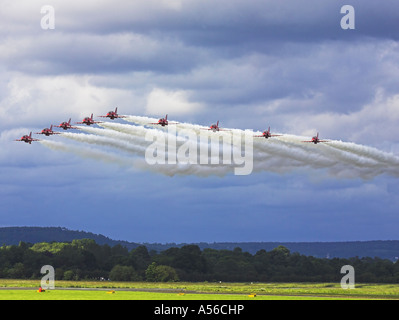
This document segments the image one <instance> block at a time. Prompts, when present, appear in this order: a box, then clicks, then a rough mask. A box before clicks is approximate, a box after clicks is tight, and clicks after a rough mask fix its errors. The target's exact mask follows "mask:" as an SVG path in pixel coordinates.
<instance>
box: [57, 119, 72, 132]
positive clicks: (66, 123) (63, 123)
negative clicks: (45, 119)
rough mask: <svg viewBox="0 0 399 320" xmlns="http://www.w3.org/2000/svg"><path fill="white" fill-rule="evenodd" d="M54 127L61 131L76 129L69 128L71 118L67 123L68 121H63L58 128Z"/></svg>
mask: <svg viewBox="0 0 399 320" xmlns="http://www.w3.org/2000/svg"><path fill="white" fill-rule="evenodd" d="M54 127H58V128H62V129H64V130H67V129H77V127H72V126H71V118H69V121H68V122H66V121H64V122H62V123H61V124H60V125H59V126H54Z"/></svg>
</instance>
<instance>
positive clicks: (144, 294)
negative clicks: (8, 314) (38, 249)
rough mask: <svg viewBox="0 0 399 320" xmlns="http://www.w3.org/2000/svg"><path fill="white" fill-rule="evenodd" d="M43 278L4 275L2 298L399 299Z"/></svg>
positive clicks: (275, 288) (331, 288) (324, 287)
mask: <svg viewBox="0 0 399 320" xmlns="http://www.w3.org/2000/svg"><path fill="white" fill-rule="evenodd" d="M39 285H40V280H12V279H0V300H330V299H333V300H341V299H344V300H352V299H354V300H372V299H383V300H388V299H389V300H399V284H355V289H346V290H345V289H342V288H341V286H340V284H339V283H211V282H209V283H208V282H199V283H196V282H168V283H151V282H110V281H107V282H104V281H55V289H54V290H46V292H42V293H39V292H37V289H38V287H39Z"/></svg>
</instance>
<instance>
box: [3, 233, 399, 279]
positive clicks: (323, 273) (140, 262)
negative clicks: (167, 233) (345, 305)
mask: <svg viewBox="0 0 399 320" xmlns="http://www.w3.org/2000/svg"><path fill="white" fill-rule="evenodd" d="M43 265H51V266H53V267H54V269H55V279H56V280H98V279H105V280H108V279H109V280H112V281H154V282H161V281H226V282H339V281H340V280H341V278H342V277H343V274H341V272H340V270H341V267H342V266H344V265H351V266H353V267H354V269H355V277H356V282H373V283H379V282H380V283H398V282H399V263H398V262H392V261H391V260H388V259H381V258H370V257H365V258H359V257H354V258H349V259H344V258H332V259H327V258H315V257H313V256H305V255H301V254H299V253H297V252H294V253H291V252H290V250H289V249H287V248H286V247H284V246H278V247H277V248H275V249H273V250H271V251H266V250H263V249H262V250H259V251H257V252H256V253H255V254H250V253H248V252H244V251H243V250H242V249H241V248H239V247H237V248H235V249H234V250H225V249H221V250H216V249H209V248H206V249H203V250H201V249H200V248H199V247H198V246H197V245H185V246H183V247H181V248H177V247H173V248H169V249H167V250H164V251H161V252H157V251H153V250H150V251H148V249H147V247H145V246H139V247H137V248H135V249H132V250H128V249H127V248H126V247H123V246H121V245H115V246H112V247H111V246H109V245H108V244H104V245H99V244H97V243H96V242H95V241H94V240H91V239H79V240H73V241H72V242H50V243H48V242H43V243H36V244H30V243H26V242H20V243H19V245H9V246H5V245H3V246H2V247H0V278H14V279H41V277H43V275H42V274H41V273H40V270H41V267H42V266H43Z"/></svg>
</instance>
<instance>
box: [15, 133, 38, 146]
mask: <svg viewBox="0 0 399 320" xmlns="http://www.w3.org/2000/svg"><path fill="white" fill-rule="evenodd" d="M15 141H23V142H26V143H29V144H31V143H32V141H40V140H39V139H33V138H32V132H31V133H30V134H29V136H28V135H24V136H23V137H22V138H21V139H17V140H15Z"/></svg>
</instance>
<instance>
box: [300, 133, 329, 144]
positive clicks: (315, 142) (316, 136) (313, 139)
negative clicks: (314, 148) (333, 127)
mask: <svg viewBox="0 0 399 320" xmlns="http://www.w3.org/2000/svg"><path fill="white" fill-rule="evenodd" d="M302 142H312V143H314V144H318V143H319V142H330V141H328V140H320V139H319V133H318V132H317V135H315V136H314V137H312V140H305V141H302Z"/></svg>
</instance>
